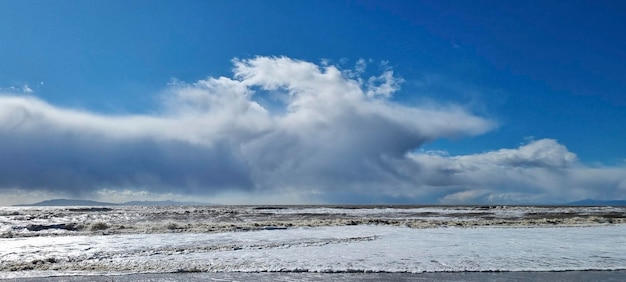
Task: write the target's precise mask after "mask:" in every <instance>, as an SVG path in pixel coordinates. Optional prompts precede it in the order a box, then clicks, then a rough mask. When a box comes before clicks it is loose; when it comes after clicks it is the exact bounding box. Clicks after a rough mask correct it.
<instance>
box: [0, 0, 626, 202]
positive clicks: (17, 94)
mask: <svg viewBox="0 0 626 282" xmlns="http://www.w3.org/2000/svg"><path fill="white" fill-rule="evenodd" d="M624 11H626V5H625V4H624V3H623V2H621V1H606V2H602V3H597V2H595V1H567V2H563V1H517V2H507V1H308V2H307V1H186V2H179V1H132V2H127V1H3V2H1V3H0V38H1V41H0V42H1V43H0V62H2V63H1V64H0V92H2V94H0V98H2V101H1V103H0V111H4V113H2V112H0V122H2V123H4V127H3V128H2V130H0V136H1V137H2V139H4V140H5V141H3V142H0V145H1V146H2V147H3V148H2V149H1V150H2V151H1V153H2V154H4V157H3V158H2V160H1V161H0V168H2V169H3V170H4V171H5V173H2V175H0V178H4V180H3V179H0V192H1V193H0V194H3V195H4V199H7V200H5V203H0V204H11V203H13V202H20V201H24V200H25V199H44V198H47V197H57V196H59V197H60V196H63V197H78V198H90V199H102V200H113V201H123V200H126V199H128V200H134V199H146V198H148V199H157V198H158V199H161V198H176V199H187V198H190V197H191V198H202V199H206V200H207V201H221V202H228V203H248V202H254V200H251V199H256V200H257V201H259V202H276V203H300V202H311V203H326V202H368V203H379V202H380V203H382V202H402V203H405V202H409V203H456V202H462V203H484V202H497V203H500V202H501V203H529V202H533V203H534V202H537V203H547V202H561V201H570V200H579V199H583V198H589V197H593V198H605V199H615V198H620V199H624V198H626V196H625V195H626V177H625V176H622V175H626V168H625V166H626V147H624V146H623V143H624V142H623V141H624V140H626V127H625V126H624V124H626V95H625V93H624V89H625V88H626V52H624V49H625V47H626V44H625V42H624V39H623V38H624V37H623V36H622V34H623V33H624V31H626V15H625V14H624V13H625V12H624ZM233 60H234V61H233ZM312 66H315V67H312ZM364 67H365V68H364ZM329 69H332V70H337V71H338V72H339V74H334V77H335V78H334V79H330V78H328V77H330V76H332V75H333V73H332V71H328V70H329ZM305 70H306V71H308V72H309V73H308V74H304V73H302V74H301V75H298V74H299V73H300V71H305ZM283 72H290V73H291V74H292V76H289V75H287V76H283V75H282V74H283ZM318 72H319V75H323V74H326V76H327V78H328V79H322V80H316V79H312V78H311V77H316V73H318ZM219 77H223V78H224V79H222V80H219V79H218V78H219ZM370 78H374V79H370ZM307 81H309V82H310V81H316V83H317V84H315V85H308V84H307V83H305V82H307ZM354 84H359V85H360V90H361V92H360V94H354V95H356V96H359V95H360V96H359V97H361V98H359V99H365V100H358V101H360V102H356V100H352V99H353V98H354V97H352V96H350V95H351V94H350V95H348V94H346V93H352V92H351V91H352V90H354V89H352V88H351V87H352V86H354ZM303 85H307V86H306V87H304V86H303ZM351 85H352V86H351ZM381 86H386V87H388V88H384V87H381ZM241 87H244V88H246V89H247V90H246V91H243V92H241V91H240V90H241V89H240V88H241ZM302 87H304V88H302ZM376 87H379V88H376ZM238 89H239V90H238ZM311 89H315V90H311ZM346 89H352V90H346ZM377 89H378V90H377ZM203 91H204V92H203ZM216 91H218V92H219V93H218V94H216V93H214V92H216ZM309 91H314V92H315V93H309ZM355 91H356V90H355ZM368 91H369V92H368ZM199 92H202V93H204V94H202V95H204V96H202V97H204V98H199V97H200V96H198V95H200V94H198V93H199ZM244 92H245V93H244ZM327 92H328V93H327ZM357 92H359V91H357ZM357 92H355V93H357ZM223 93H231V94H232V93H234V94H232V95H231V96H228V95H226V94H223ZM289 93H290V94H289ZM333 93H334V94H333ZM337 93H338V94H337ZM368 93H369V94H368ZM322 94H323V95H322ZM326 94H327V95H326ZM216 95H217V96H219V97H221V98H219V99H218V98H216V97H217V96H216ZM224 95H226V96H228V97H231V98H228V99H231V100H228V102H225V101H226V100H223V99H226V98H223V97H222V96H224ZM229 95H230V94H229ZM237 95H240V96H241V97H240V96H237ZM307 95H312V96H307ZM333 95H335V96H333ZM337 95H338V96H339V97H341V98H342V99H340V100H337V98H336V96H337ZM207 97H212V98H210V99H209V98H207ZM344 98H345V99H344ZM242 99H243V100H242ZM312 99H313V100H316V101H317V102H316V103H315V104H311V102H310V101H311V100H312ZM234 101H238V102H237V103H239V102H241V103H244V104H246V105H248V106H246V107H249V105H254V106H253V107H252V109H256V108H255V107H257V106H258V107H260V109H261V110H259V111H261V112H255V113H250V112H237V111H235V110H232V111H230V112H228V113H224V112H225V111H223V110H222V109H230V108H229V107H231V106H233V105H234V103H235V102H234ZM318 102H319V103H318ZM322 102H324V103H327V104H324V103H322ZM318 104H319V105H318ZM322 104H323V105H322ZM320 105H322V106H320ZM318 107H319V108H318ZM235 108H236V107H235ZM237 109H239V108H237ZM334 110H336V111H337V116H333V115H332V114H327V113H325V111H328V112H329V113H332V112H333V111H334ZM316 111H319V112H317V114H319V116H317V117H316V115H312V114H311V113H315V112H316ZM191 113H195V114H196V115H197V116H196V117H195V120H201V122H199V121H198V122H189V120H190V119H191V118H189V116H190V115H191ZM339 113H341V114H339ZM392 113H394V114H392ZM257 115H258V116H257ZM246 118H250V120H245V119H246ZM321 118H326V119H327V120H326V119H324V120H321ZM378 118H380V120H379V119H378ZM265 119H267V120H265ZM16 120H17V122H16ZM182 120H184V122H183V121H182ZM224 120H228V122H226V123H222V121H224ZM241 120H245V121H241ZM174 121H176V122H181V124H178V125H176V126H172V129H171V130H172V131H171V132H169V131H168V132H167V134H165V133H163V136H160V135H159V134H160V133H156V132H152V131H150V130H149V129H150V128H152V127H154V128H168V127H167V126H166V125H164V124H169V123H175V122H174ZM135 122H136V124H135ZM314 122H320V123H321V124H323V125H324V126H321V125H320V124H318V125H315V126H314V125H313V123H314ZM300 123H301V124H300ZM0 124H1V123H0ZM133 124H135V126H136V127H133V126H131V125H133ZM233 124H235V125H233ZM296 124H297V125H298V126H296ZM126 125H128V126H127V128H125V129H119V130H116V129H115V128H116V126H120V127H122V128H124V126H126ZM370 125H371V126H370ZM238 126H239V127H238ZM320 126H321V127H320ZM377 126H380V128H379V127H377ZM37 128H45V129H46V130H47V131H45V132H43V133H42V131H41V130H39V129H37ZM146 128H148V129H146ZM181 128H184V129H185V130H179V129H181ZM219 128H222V129H220V130H218V129H219ZM320 128H321V129H320ZM361 128H363V129H361ZM175 129H176V130H175ZM226 129H228V130H226ZM235 129H236V130H235ZM155 130H157V129H155ZM320 130H321V131H320ZM324 130H327V132H326V131H324ZM368 130H369V131H368ZM157 131H158V130H157ZM163 131H164V132H165V131H167V130H166V129H164V130H163ZM318 131H319V132H318ZM267 132H270V133H267ZM316 133H319V135H318V134H316ZM324 133H327V135H328V136H327V137H328V140H326V139H324V138H326V137H324V136H325V134H324ZM337 134H339V135H341V134H346V135H349V137H346V138H344V139H345V140H344V139H341V138H340V137H337ZM164 136H166V137H164ZM267 136H273V137H271V138H270V137H267ZM320 136H321V137H320ZM373 136H374V137H373ZM376 136H383V137H380V138H379V139H380V140H378V137H376ZM91 138H94V139H93V140H92V139H91ZM120 138H121V139H120ZM272 138H275V139H276V140H274V141H273V142H269V141H267V140H265V139H272ZM372 138H373V139H372ZM364 139H366V140H374V139H375V141H376V142H374V141H372V142H371V144H369V145H368V144H365V143H368V142H364V141H363V140H364ZM24 140H27V142H25V141H24ZM94 140H100V141H102V143H98V142H95V141H94ZM103 140H104V141H103ZM162 140H169V141H162ZM171 140H175V142H174V141H171ZM272 140H273V139H272ZM285 140H286V141H285ZM105 141H106V142H105ZM170 141H171V142H170ZM325 141H326V142H325ZM172 142H173V143H172ZM280 142H284V144H282V145H280V146H278V145H275V144H277V143H278V144H280ZM316 142H318V143H316ZM342 142H344V143H342ZM113 144H114V145H113ZM216 144H218V145H216ZM269 144H272V145H269ZM220 146H221V147H220ZM68 151H69V152H68ZM337 152H340V153H337ZM101 154H105V155H104V156H107V157H103V155H101ZM115 156H117V157H115ZM426 157H428V158H426ZM425 158H426V159H425ZM94 159H99V161H94ZM269 159H272V161H270V163H268V160H269ZM274 159H275V160H274ZM483 162H486V164H485V163H483ZM155 163H158V165H157V164H155ZM276 163H278V164H276ZM272 164H274V165H278V167H279V168H274V169H270V167H272ZM286 164H289V165H286ZM282 165H286V166H287V167H286V168H284V167H282ZM289 166H293V167H291V169H292V170H289V169H288V168H290V167H289ZM470 167H477V168H478V169H479V170H480V171H481V174H478V173H475V171H476V170H467V171H466V170H465V169H468V168H470ZM59 168H61V169H59ZM488 168H492V170H489V169H488ZM450 171H454V173H453V174H454V175H448V174H446V173H445V172H448V173H449V172H450ZM472 171H473V172H472ZM427 172H428V173H427ZM64 175H65V176H64ZM364 175H370V176H371V179H368V177H365V176H364ZM492 175H505V176H508V177H509V178H506V177H505V178H503V179H501V180H498V181H495V180H493V179H494V178H493V176H492ZM563 175H566V176H563ZM524 177H526V178H528V179H535V181H536V182H537V183H540V184H533V183H532V181H531V182H528V183H527V182H525V181H522V179H524ZM487 178H488V179H487ZM503 186H506V187H503ZM571 186H575V187H571ZM568 189H574V190H571V191H570V190H568ZM24 195H26V196H24ZM285 195H288V196H285Z"/></svg>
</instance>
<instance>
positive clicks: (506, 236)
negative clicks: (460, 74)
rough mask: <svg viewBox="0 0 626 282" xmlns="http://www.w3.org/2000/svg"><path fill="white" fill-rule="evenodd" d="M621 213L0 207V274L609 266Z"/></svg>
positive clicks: (617, 255)
mask: <svg viewBox="0 0 626 282" xmlns="http://www.w3.org/2000/svg"><path fill="white" fill-rule="evenodd" d="M625 215H626V210H625V209H624V208H622V207H502V206H499V207H496V206H494V207H407V206H403V207H393V206H387V207H369V206H361V207H358V206H350V207H328V206H325V207H321V206H279V207H254V206H230V207H209V206H196V207H91V208H85V207H19V208H18V207H11V208H0V224H1V225H0V236H1V237H2V238H0V278H5V279H6V278H43V277H52V276H56V277H58V276H67V275H81V277H83V276H84V275H99V276H98V277H102V276H107V275H129V274H135V275H136V274H142V275H149V274H151V273H176V274H178V275H183V274H184V275H191V274H195V275H200V274H205V275H207V274H210V273H291V274H290V275H296V274H298V273H317V274H319V275H325V274H331V273H333V274H337V273H344V274H357V273H360V275H361V274H371V275H374V274H376V273H386V274H391V273H397V274H411V273H441V274H443V273H470V272H472V273H473V272H516V273H528V272H535V273H539V272H555V271H598V270H612V271H619V270H626V235H624V234H626V224H624V218H625V217H626V216H625ZM615 273H621V272H615ZM92 277H96V276H92ZM120 277H122V276H120ZM143 277H146V276H143ZM163 277H165V276H161V278H163ZM204 277H205V278H206V276H204ZM261 277H262V276H261ZM284 277H289V276H284ZM307 277H310V276H307ZM386 277H391V276H386ZM188 278H189V277H188ZM362 278H365V277H362ZM464 280H465V279H464ZM468 280H469V279H468Z"/></svg>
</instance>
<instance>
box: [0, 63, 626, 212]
mask: <svg viewBox="0 0 626 282" xmlns="http://www.w3.org/2000/svg"><path fill="white" fill-rule="evenodd" d="M233 63H234V68H233V73H234V74H233V76H232V77H230V78H229V77H219V78H208V79H206V80H201V81H198V82H195V83H184V82H174V83H172V84H171V85H170V86H169V88H168V89H167V90H166V91H165V94H164V95H163V96H164V98H163V109H162V111H160V112H159V113H158V114H153V115H125V116H121V115H102V114H95V113H90V112H87V111H78V110H73V109H63V108H59V107H55V106H53V105H50V104H48V103H46V102H44V101H42V100H40V99H37V98H35V97H24V96H16V95H0V156H1V157H0V190H3V191H16V189H17V190H21V191H48V192H58V193H61V194H65V195H75V196H84V197H89V195H93V194H94V193H95V192H97V191H112V190H113V191H114V190H116V189H117V190H136V191H148V192H150V193H170V194H181V195H200V196H219V195H220V194H224V193H232V192H237V193H240V195H245V194H250V195H261V194H263V195H277V196H280V195H281V194H283V193H285V192H286V191H289V193H296V194H298V195H301V196H302V197H303V198H308V197H315V199H313V198H311V199H312V200H311V201H312V202H319V201H331V202H332V201H350V202H359V201H383V200H385V199H396V200H397V199H402V198H408V199H410V200H414V201H417V202H437V201H442V202H456V201H458V202H463V201H465V202H471V201H474V202H477V201H483V202H484V201H494V202H497V201H502V200H507V201H512V200H520V199H522V200H523V199H532V200H537V199H547V198H550V199H551V198H555V197H559V196H563V195H566V194H567V193H568V192H567V190H568V189H571V190H572V191H575V192H576V193H579V194H580V195H581V196H582V195H589V194H593V193H590V192H589V189H591V185H594V187H599V188H595V189H604V193H605V194H606V193H609V194H611V193H613V194H616V193H618V191H621V192H623V191H624V189H625V188H624V186H625V184H624V183H626V182H625V181H624V177H623V176H620V173H622V172H623V169H620V168H612V169H592V168H587V167H584V166H581V165H580V164H578V162H577V160H576V156H575V155H574V154H573V153H571V152H569V151H568V150H567V149H566V148H565V147H564V146H563V145H560V144H559V143H557V142H556V141H554V140H549V139H545V140H538V141H534V142H531V143H529V144H526V145H524V146H521V147H520V148H517V149H502V150H498V151H493V152H487V153H483V154H477V155H467V156H452V157H451V156H444V155H437V154H430V153H427V152H426V153H424V152H422V153H416V152H417V151H416V150H415V149H417V148H419V147H420V146H421V145H423V144H424V143H426V142H430V141H433V140H436V139H438V138H445V137H463V136H472V135H477V134H481V133H484V132H486V131H488V130H490V129H492V128H493V127H494V126H495V122H494V121H491V120H488V119H485V118H483V117H480V116H476V115H474V114H472V113H471V112H468V111H467V110H465V109H463V108H462V107H460V106H454V105H443V106H438V107H435V106H432V105H431V106H428V107H427V106H419V105H413V106H407V105H401V104H398V103H395V102H394V101H393V98H392V94H393V93H394V92H395V91H397V90H398V89H399V87H400V83H401V80H400V79H398V78H396V77H395V76H394V75H393V71H392V70H391V69H385V70H383V72H382V74H380V75H378V76H371V77H367V78H362V77H361V76H362V75H363V73H364V67H365V65H364V62H363V61H360V62H359V63H358V64H357V67H356V68H355V70H345V69H340V68H338V67H336V66H332V65H327V64H323V65H317V64H313V63H309V62H304V61H299V60H293V59H290V58H286V57H256V58H252V59H235V60H233ZM603 179H604V180H603ZM571 185H574V186H571ZM565 186H568V187H565Z"/></svg>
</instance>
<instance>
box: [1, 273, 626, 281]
mask: <svg viewBox="0 0 626 282" xmlns="http://www.w3.org/2000/svg"><path fill="white" fill-rule="evenodd" d="M624 277H626V270H566V271H473V272H472V271H470V272H423V273H406V272H369V273H363V272H348V273H346V272H337V273H319V272H186V273H132V274H112V275H107V274H104V275H75V276H74V275H72V276H48V277H30V278H4V279H0V281H16V282H34V281H70V282H82V281H96V282H99V281H119V282H130V281H183V280H184V281H192V282H193V281H210V280H213V281H338V280H339V281H415V280H419V281H470V282H473V281H527V280H533V281H551V282H560V281H563V282H565V281H623V279H624Z"/></svg>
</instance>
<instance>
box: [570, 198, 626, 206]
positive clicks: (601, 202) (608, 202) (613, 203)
mask: <svg viewBox="0 0 626 282" xmlns="http://www.w3.org/2000/svg"><path fill="white" fill-rule="evenodd" d="M567 205H568V206H626V200H594V199H585V200H581V201H576V202H571V203H568V204H567Z"/></svg>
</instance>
